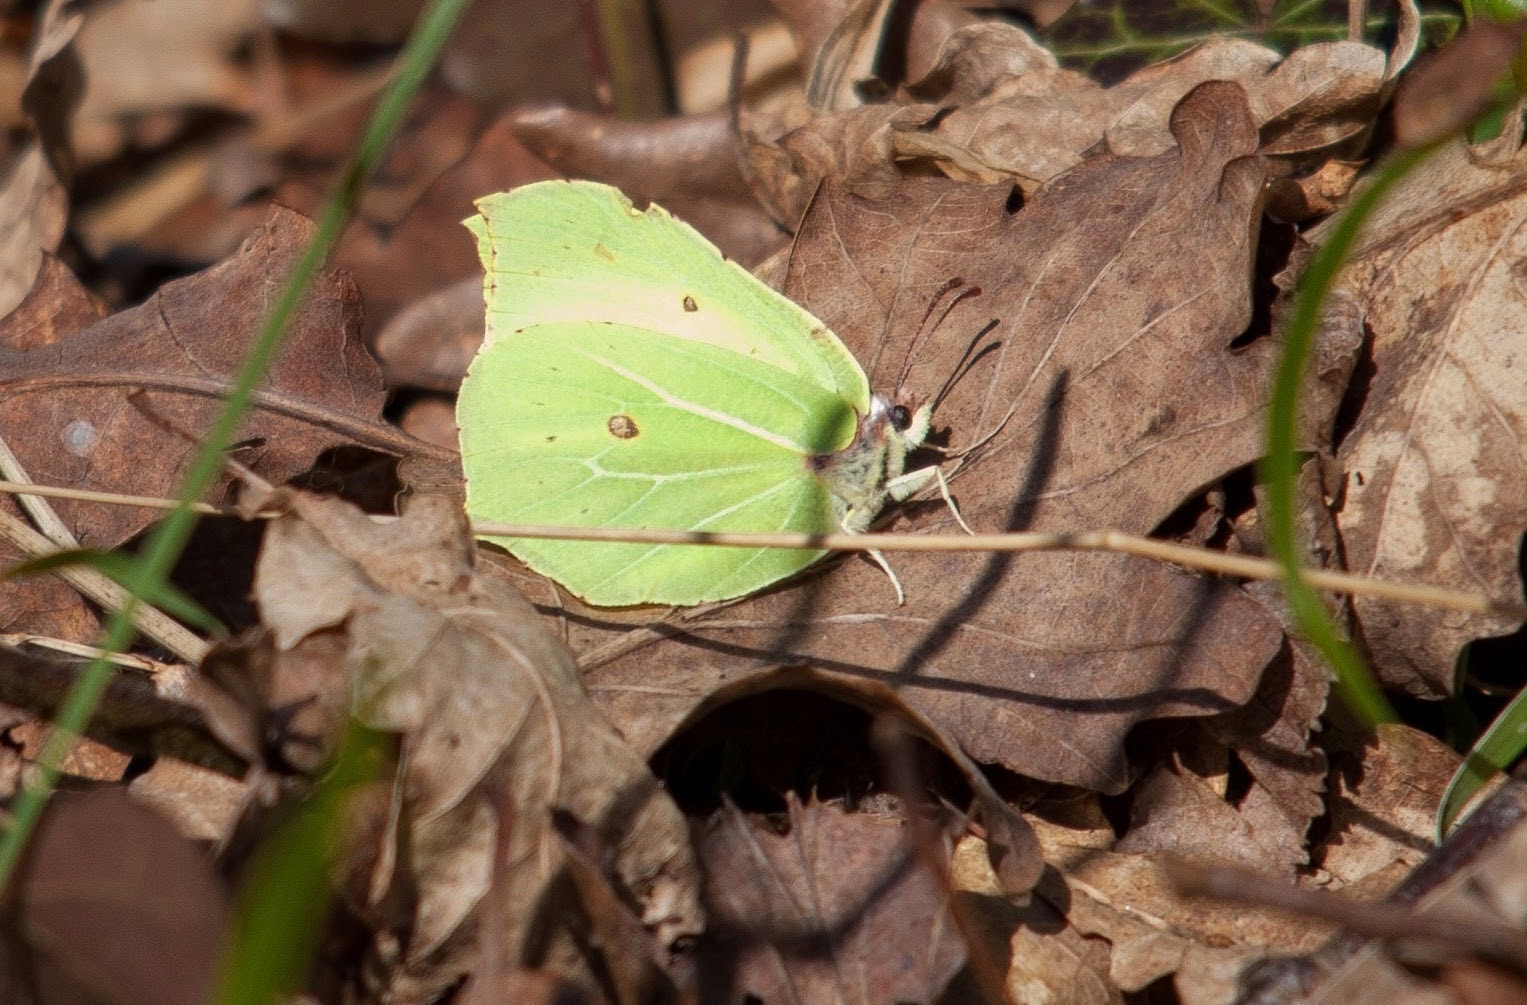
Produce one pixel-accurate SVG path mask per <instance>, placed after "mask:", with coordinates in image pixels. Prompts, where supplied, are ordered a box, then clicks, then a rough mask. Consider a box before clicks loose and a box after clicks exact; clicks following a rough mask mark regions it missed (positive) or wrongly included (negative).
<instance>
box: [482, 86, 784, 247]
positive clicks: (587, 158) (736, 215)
mask: <svg viewBox="0 0 1527 1005" xmlns="http://www.w3.org/2000/svg"><path fill="white" fill-rule="evenodd" d="M510 121H511V123H512V126H513V129H514V134H515V136H516V137H518V138H519V140H520V142H522V143H524V144H525V146H526V147H527V148H529V149H530V150H531V151H533V152H534V153H535V154H536V156H538V157H540V158H541V159H542V160H545V161H546V162H547V163H549V164H551V165H552V166H554V167H555V168H557V170H559V171H561V172H562V173H563V174H565V175H567V176H569V177H574V178H597V179H599V180H601V181H606V182H609V183H610V184H612V185H615V186H616V187H617V188H620V189H621V190H623V191H624V192H625V193H626V194H627V195H629V196H631V197H632V198H633V199H636V200H638V201H649V202H656V203H659V204H661V205H662V207H663V208H664V209H666V210H668V211H669V212H671V213H673V214H674V215H675V216H678V217H679V218H680V219H682V220H684V221H686V222H687V223H689V224H691V225H692V226H694V227H695V228H697V229H698V230H699V231H700V232H701V233H703V234H705V235H706V237H707V238H709V239H710V240H711V241H712V242H714V243H715V245H716V246H717V247H718V248H720V249H721V250H722V251H723V252H724V253H726V255H727V256H728V257H730V258H734V259H736V260H737V261H739V262H741V263H743V264H744V265H747V266H749V267H751V266H753V265H755V264H757V263H758V262H760V261H762V260H763V259H764V258H765V257H766V256H767V255H769V254H770V253H772V252H774V251H776V250H778V249H779V247H780V246H781V244H782V243H783V242H784V237H783V235H782V233H781V231H780V229H779V228H778V227H777V226H776V225H775V223H774V221H773V220H771V219H770V218H769V216H768V215H767V214H765V213H764V212H763V210H761V209H760V208H759V206H758V200H757V199H756V198H755V197H754V195H753V193H752V191H751V190H750V188H749V186H748V182H747V180H746V179H745V178H744V176H743V174H742V171H741V168H740V167H739V164H738V155H737V149H738V148H737V137H736V134H735V133H734V132H733V129H732V124H731V119H730V117H729V116H728V115H726V114H725V113H722V112H712V113H709V114H706V115H694V116H689V117H686V118H678V119H664V120H662V121H659V122H655V123H635V122H626V121H621V120H615V119H611V118H609V117H607V116H602V115H593V114H591V113H588V112H580V111H574V110H571V109H565V108H529V109H522V110H520V111H516V112H513V113H511V117H510Z"/></svg>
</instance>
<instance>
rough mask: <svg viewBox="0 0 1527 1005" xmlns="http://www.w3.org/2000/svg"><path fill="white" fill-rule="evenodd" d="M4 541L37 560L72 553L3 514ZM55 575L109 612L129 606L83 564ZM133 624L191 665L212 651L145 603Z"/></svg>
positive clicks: (121, 591)
mask: <svg viewBox="0 0 1527 1005" xmlns="http://www.w3.org/2000/svg"><path fill="white" fill-rule="evenodd" d="M0 538H3V539H5V540H7V541H9V542H10V543H11V544H13V545H15V546H16V547H17V548H19V549H20V550H21V552H22V553H23V554H26V555H30V556H31V557H33V558H42V557H44V556H47V555H52V554H56V553H57V552H60V551H69V550H70V549H68V548H60V547H59V546H58V545H56V544H54V543H53V542H52V541H50V540H48V539H47V538H46V537H44V536H42V535H41V534H39V533H38V532H37V531H35V530H33V529H32V528H31V527H28V526H27V525H26V524H25V523H23V522H22V521H21V520H20V519H18V518H16V517H14V516H11V515H10V514H9V513H4V512H0ZM52 572H53V574H54V575H55V576H58V577H59V578H60V579H62V580H63V581H64V582H66V583H68V584H69V585H70V586H72V587H74V588H75V589H76V590H78V591H80V592H81V593H83V594H84V595H85V596H87V597H89V598H90V599H91V600H94V601H95V602H96V603H98V604H100V605H101V606H102V607H104V608H106V609H107V610H110V611H120V610H123V609H125V608H126V607H127V598H128V592H127V590H125V589H123V588H122V587H121V586H118V585H117V583H116V582H115V581H114V580H111V579H109V578H107V577H106V576H103V575H102V574H101V573H99V572H97V571H95V570H94V569H91V568H89V567H87V566H83V565H66V566H63V567H61V568H58V569H54V570H52ZM133 625H134V626H135V627H136V628H137V629H138V630H139V631H140V632H142V633H143V634H144V635H147V636H148V637H149V638H151V639H153V640H154V641H155V642H157V643H159V644H160V645H162V646H164V647H165V648H166V649H168V650H169V651H170V652H172V653H174V654H175V655H176V656H178V657H180V658H181V659H183V660H185V661H186V662H187V663H191V664H199V663H201V661H202V657H204V656H206V655H207V650H208V649H210V648H211V646H210V645H209V644H208V643H206V642H205V641H203V640H202V639H200V638H198V637H197V636H196V635H195V634H194V633H192V632H191V631H190V630H189V629H187V628H185V627H184V626H182V625H181V624H180V622H178V621H175V620H174V619H172V618H171V617H169V615H167V614H165V613H164V612H162V611H159V610H157V609H155V608H153V607H150V606H149V605H147V604H145V603H142V602H139V603H137V604H135V605H134V615H133Z"/></svg>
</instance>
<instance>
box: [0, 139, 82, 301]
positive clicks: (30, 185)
mask: <svg viewBox="0 0 1527 1005" xmlns="http://www.w3.org/2000/svg"><path fill="white" fill-rule="evenodd" d="M68 218H69V193H68V192H67V191H66V190H65V189H64V186H63V184H62V183H61V182H60V181H59V178H58V175H57V174H56V173H55V171H54V168H53V165H52V164H51V163H50V162H49V161H48V157H47V154H45V153H44V152H43V149H42V146H41V145H40V144H36V143H34V144H30V145H28V146H27V147H26V148H25V149H24V150H23V151H22V152H21V153H20V154H19V155H18V156H17V157H16V159H15V160H13V161H11V163H10V165H9V166H8V167H7V168H6V171H5V175H4V177H0V317H3V316H4V315H6V314H9V313H10V312H11V311H12V310H14V309H15V307H16V305H17V304H19V303H21V301H22V300H23V299H24V298H25V297H26V293H27V290H29V289H31V288H32V282H33V280H34V279H35V278H36V276H37V271H38V269H39V268H40V267H41V265H42V260H43V257H44V255H45V254H46V253H48V252H51V251H53V250H54V249H56V248H57V247H58V242H59V241H60V240H62V239H63V236H64V225H65V223H66V222H67V221H68Z"/></svg>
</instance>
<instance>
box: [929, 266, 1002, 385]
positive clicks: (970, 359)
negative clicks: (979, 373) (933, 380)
mask: <svg viewBox="0 0 1527 1005" xmlns="http://www.w3.org/2000/svg"><path fill="white" fill-rule="evenodd" d="M977 292H979V290H978V291H977ZM995 327H997V319H996V318H992V319H991V320H990V321H988V322H986V324H984V325H982V326H981V330H980V331H978V332H976V333H975V335H974V337H972V338H971V340H970V343H969V344H968V345H967V346H965V351H964V352H963V353H961V354H960V358H959V361H958V362H957V363H955V364H954V369H953V370H951V371H950V372H949V376H948V377H946V378H944V386H943V387H941V388H939V389H938V394H936V395H934V398H933V411H935V412H937V411H938V410H939V406H940V405H942V404H943V403H944V399H945V398H946V397H948V396H949V392H950V391H952V390H954V385H956V384H958V383H959V382H960V378H961V377H963V376H965V375H966V374H967V373H969V372H970V371H971V370H973V369H975V365H976V364H977V363H979V362H981V358H982V357H983V356H985V355H986V354H987V353H989V352H996V351H997V349H999V348H1000V344H999V343H997V342H988V343H986V344H985V345H981V340H982V339H984V338H986V336H987V335H989V334H991V330H992V329H993V328H995ZM976 346H981V351H980V352H977V351H976Z"/></svg>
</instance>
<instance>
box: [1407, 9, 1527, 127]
mask: <svg viewBox="0 0 1527 1005" xmlns="http://www.w3.org/2000/svg"><path fill="white" fill-rule="evenodd" d="M1524 36H1527V24H1523V23H1522V22H1521V21H1514V22H1511V23H1509V24H1507V23H1502V22H1500V21H1496V20H1494V19H1493V18H1476V19H1475V20H1474V23H1473V24H1471V25H1469V27H1468V28H1467V29H1466V30H1465V31H1464V32H1463V33H1462V34H1460V35H1459V36H1458V37H1457V38H1455V39H1454V40H1453V41H1452V42H1450V43H1449V44H1448V45H1446V46H1444V47H1443V48H1442V49H1441V50H1439V51H1438V52H1436V53H1434V54H1431V55H1429V56H1428V57H1427V58H1425V59H1423V60H1422V61H1421V62H1419V63H1417V64H1416V66H1415V68H1414V69H1413V70H1412V71H1411V72H1410V73H1407V74H1406V75H1405V79H1404V80H1403V81H1402V82H1401V84H1400V87H1399V89H1398V90H1397V91H1396V92H1395V96H1394V103H1393V106H1392V107H1391V116H1392V119H1393V122H1394V137H1395V142H1396V143H1398V144H1399V145H1400V146H1405V147H1419V146H1424V145H1425V144H1427V143H1431V142H1432V141H1434V140H1440V139H1443V138H1444V137H1446V136H1447V135H1448V134H1449V133H1454V132H1458V131H1460V130H1462V129H1464V128H1465V127H1467V126H1468V124H1469V123H1470V122H1473V121H1474V119H1476V118H1478V117H1479V115H1480V114H1481V113H1482V112H1484V111H1485V109H1486V108H1488V107H1489V106H1490V104H1491V103H1492V102H1494V101H1495V100H1496V96H1497V95H1498V93H1499V90H1498V89H1499V87H1500V85H1501V84H1502V82H1503V80H1504V79H1506V78H1507V75H1508V74H1510V73H1511V66H1512V61H1513V60H1514V59H1515V58H1516V54H1517V52H1518V51H1519V50H1520V48H1521V43H1522V39H1523V37H1524Z"/></svg>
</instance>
